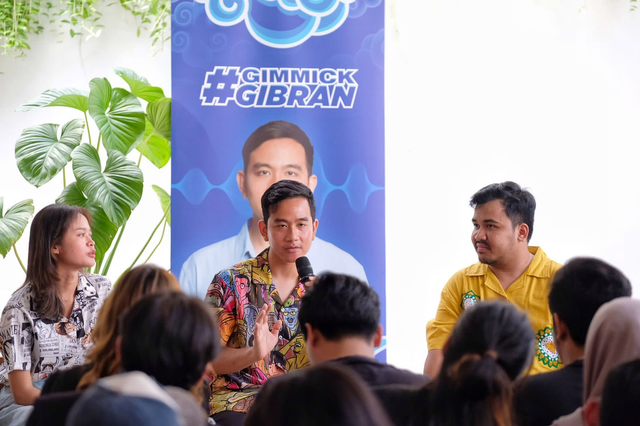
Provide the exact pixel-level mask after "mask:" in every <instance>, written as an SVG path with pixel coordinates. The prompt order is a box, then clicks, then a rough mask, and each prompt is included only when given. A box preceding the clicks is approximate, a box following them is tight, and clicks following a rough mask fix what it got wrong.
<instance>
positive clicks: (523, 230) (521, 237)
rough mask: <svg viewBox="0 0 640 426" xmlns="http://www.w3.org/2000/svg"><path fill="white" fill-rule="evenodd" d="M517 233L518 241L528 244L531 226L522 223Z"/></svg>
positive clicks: (517, 228)
mask: <svg viewBox="0 0 640 426" xmlns="http://www.w3.org/2000/svg"><path fill="white" fill-rule="evenodd" d="M516 231H517V233H518V241H520V242H523V241H524V242H528V238H529V225H527V224H526V223H521V224H520V225H518V226H517V227H516Z"/></svg>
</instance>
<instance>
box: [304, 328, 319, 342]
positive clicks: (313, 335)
mask: <svg viewBox="0 0 640 426" xmlns="http://www.w3.org/2000/svg"><path fill="white" fill-rule="evenodd" d="M304 328H306V329H307V338H306V341H307V345H309V346H312V347H313V346H315V345H316V343H317V342H318V336H317V330H316V329H314V328H313V326H312V325H311V324H309V323H306V324H305V325H304Z"/></svg>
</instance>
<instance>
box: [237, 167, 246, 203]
mask: <svg viewBox="0 0 640 426" xmlns="http://www.w3.org/2000/svg"><path fill="white" fill-rule="evenodd" d="M244 180H245V175H244V170H240V171H238V174H237V175H236V182H238V189H239V190H240V192H241V193H242V196H243V197H244V198H247V193H246V191H245V190H244Z"/></svg>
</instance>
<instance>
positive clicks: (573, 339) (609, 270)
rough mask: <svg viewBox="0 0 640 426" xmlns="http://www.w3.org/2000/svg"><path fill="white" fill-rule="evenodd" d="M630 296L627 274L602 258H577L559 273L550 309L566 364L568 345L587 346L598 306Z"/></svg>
mask: <svg viewBox="0 0 640 426" xmlns="http://www.w3.org/2000/svg"><path fill="white" fill-rule="evenodd" d="M628 296H631V283H630V282H629V280H628V279H627V277H625V276H624V274H623V273H622V272H620V271H619V270H618V269H616V268H615V267H613V266H611V265H609V264H608V263H606V262H603V261H602V260H599V259H594V258H587V257H580V258H575V259H572V260H570V261H569V262H568V263H567V264H566V265H565V266H564V267H563V268H562V269H560V270H559V271H558V272H556V274H555V276H554V278H553V281H552V283H551V290H550V291H549V309H550V311H551V313H552V314H553V319H554V336H555V339H554V340H555V342H556V346H557V349H558V353H559V354H560V357H561V358H562V359H563V361H564V362H565V363H566V361H567V360H565V353H566V352H567V351H566V349H565V348H566V346H567V345H568V344H571V343H573V344H574V345H575V346H577V347H578V348H584V344H585V341H586V339H587V331H588V330H589V325H590V324H591V320H592V319H593V316H594V315H595V314H596V311H597V310H598V308H600V306H602V305H603V304H605V303H607V302H609V301H611V300H613V299H615V298H618V297H628ZM567 356H568V355H567ZM568 361H569V362H573V360H568Z"/></svg>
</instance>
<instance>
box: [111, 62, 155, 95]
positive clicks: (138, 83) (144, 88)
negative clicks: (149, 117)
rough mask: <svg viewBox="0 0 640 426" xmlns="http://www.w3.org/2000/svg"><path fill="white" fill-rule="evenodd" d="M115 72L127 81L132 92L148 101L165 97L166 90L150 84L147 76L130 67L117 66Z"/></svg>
mask: <svg viewBox="0 0 640 426" xmlns="http://www.w3.org/2000/svg"><path fill="white" fill-rule="evenodd" d="M114 72H115V73H116V74H117V75H119V76H120V77H122V79H123V80H124V81H126V82H127V84H128V85H129V88H130V89H131V93H133V94H134V95H136V96H137V97H139V98H141V99H144V100H145V101H147V102H153V101H155V100H156V99H161V98H164V92H163V91H162V89H161V88H159V87H155V86H152V85H150V84H149V81H148V80H147V79H146V78H144V77H141V76H139V75H138V74H136V73H135V72H134V71H132V70H130V69H129V68H116V69H115V70H114Z"/></svg>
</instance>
